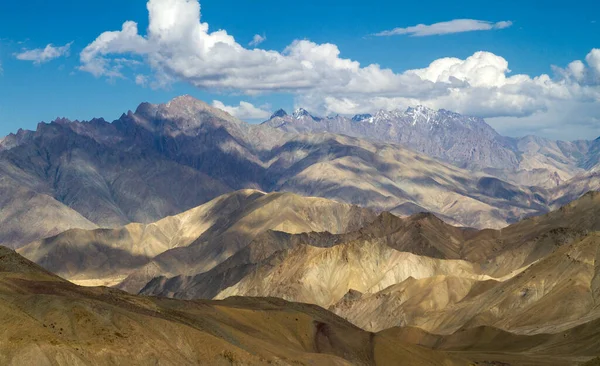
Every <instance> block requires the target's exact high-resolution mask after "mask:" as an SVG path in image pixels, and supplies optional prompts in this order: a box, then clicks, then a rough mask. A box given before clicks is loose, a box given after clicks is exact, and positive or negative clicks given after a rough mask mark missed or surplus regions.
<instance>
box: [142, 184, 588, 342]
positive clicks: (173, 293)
mask: <svg viewBox="0 0 600 366" xmlns="http://www.w3.org/2000/svg"><path fill="white" fill-rule="evenodd" d="M599 212H600V194H599V193H596V192H591V193H589V194H586V195H585V196H583V197H582V198H580V199H579V200H577V201H575V202H573V203H571V204H569V205H567V206H564V207H562V208H561V209H559V210H557V211H554V212H551V213H549V214H547V215H544V216H540V217H534V218H529V219H526V220H523V221H521V222H519V223H516V224H514V225H511V226H509V227H507V228H504V229H502V230H497V231H494V230H481V231H475V230H469V229H462V228H456V227H452V226H450V225H447V224H445V223H444V222H443V221H441V220H440V219H438V218H437V217H435V216H433V215H431V214H418V215H414V216H412V217H410V218H407V219H401V218H398V217H396V216H394V215H391V214H389V213H383V214H381V215H380V216H379V217H378V218H377V219H376V220H375V221H373V222H372V223H370V224H367V225H365V226H364V227H363V228H362V229H360V230H358V231H353V232H349V233H345V234H337V235H335V234H330V233H304V234H286V233H282V232H273V231H271V232H266V233H265V234H263V235H259V236H256V237H255V238H254V240H253V241H252V243H250V244H249V245H247V246H246V247H245V248H243V249H241V250H239V251H238V252H237V253H235V254H234V255H232V256H231V257H229V258H228V259H227V260H225V261H224V262H222V263H221V264H219V265H217V266H215V267H213V268H212V269H210V270H208V271H202V272H199V273H198V274H196V275H184V274H182V275H178V276H175V277H170V278H169V277H168V276H158V277H156V278H154V279H153V280H152V281H150V282H149V283H148V284H147V285H146V286H145V287H144V288H143V289H142V291H141V293H142V294H145V295H153V296H168V297H174V298H181V299H198V298H209V299H212V298H214V299H225V298H228V297H232V296H256V297H278V298H283V299H286V300H289V301H299V302H305V303H312V304H317V305H320V306H322V307H325V308H329V309H330V310H332V311H333V312H335V313H336V314H338V315H340V316H342V317H344V318H346V319H348V320H349V321H351V322H352V323H354V324H356V325H357V326H359V327H362V328H364V329H368V330H370V331H382V330H385V329H387V328H390V327H394V326H398V327H405V326H411V327H419V328H422V329H424V330H426V331H430V332H433V333H437V334H452V333H454V332H457V331H459V330H460V329H463V328H472V327H480V326H489V327H496V328H500V329H503V330H505V331H511V332H515V333H519V334H539V333H558V332H562V331H565V330H568V329H570V328H572V327H574V326H578V325H581V324H583V323H585V322H587V321H589V320H592V319H600V311H599V309H598V307H597V306H596V305H595V300H594V299H596V298H597V297H598V296H599V295H600V286H599V284H600V282H599V281H598V278H599V273H600V266H599V265H598V261H597V258H598V256H599V255H600V254H599V253H600V239H599V238H600V237H599V235H598V233H597V231H598V230H600V219H599V217H600V215H598V213H599ZM190 248H191V247H190ZM558 299H562V300H560V301H559V300H558Z"/></svg>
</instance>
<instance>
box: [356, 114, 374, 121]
mask: <svg viewBox="0 0 600 366" xmlns="http://www.w3.org/2000/svg"><path fill="white" fill-rule="evenodd" d="M369 118H373V116H372V115H371V114H369V113H365V114H357V115H355V116H354V117H352V120H353V121H354V122H360V121H364V120H366V119H369Z"/></svg>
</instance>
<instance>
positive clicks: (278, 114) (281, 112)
mask: <svg viewBox="0 0 600 366" xmlns="http://www.w3.org/2000/svg"><path fill="white" fill-rule="evenodd" d="M287 115H288V114H287V112H286V111H285V110H283V109H279V110H277V111H276V112H275V113H273V115H271V118H270V119H273V118H277V117H279V118H283V117H285V116H287Z"/></svg>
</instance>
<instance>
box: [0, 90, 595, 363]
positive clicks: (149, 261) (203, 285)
mask: <svg viewBox="0 0 600 366" xmlns="http://www.w3.org/2000/svg"><path fill="white" fill-rule="evenodd" d="M598 144H600V141H599V140H596V141H574V142H561V141H549V140H545V139H541V138H537V137H532V136H529V137H524V138H509V137H504V136H501V135H499V134H498V133H497V132H496V131H494V130H493V128H491V127H490V126H489V125H487V124H486V123H485V121H483V120H481V119H479V118H475V117H468V116H461V115H459V114H456V113H453V112H449V111H445V110H440V111H433V110H430V109H427V108H425V107H415V108H409V109H408V110H407V111H387V112H386V111H381V112H378V113H376V114H374V115H360V116H355V117H353V118H346V117H342V116H336V117H323V118H321V117H315V116H313V115H311V114H310V113H309V112H308V111H306V110H304V109H298V110H297V111H296V112H294V113H293V114H292V115H288V114H287V113H286V112H285V111H283V110H280V111H277V112H276V113H275V114H274V115H273V117H272V118H271V119H270V120H269V121H266V122H265V123H262V124H248V123H245V122H242V121H240V120H238V119H237V118H235V117H233V116H231V115H229V114H228V113H226V112H224V111H222V110H219V109H216V108H214V107H211V106H209V105H208V104H206V103H204V102H201V101H199V100H196V99H194V98H192V97H190V96H182V97H178V98H175V99H173V100H172V101H170V102H168V103H165V104H149V103H142V104H141V105H139V107H138V108H137V109H136V110H135V112H134V111H129V112H127V113H125V114H123V115H122V116H121V117H120V118H119V119H117V120H116V121H113V122H107V121H105V120H103V119H93V120H91V121H87V122H80V121H69V120H66V119H57V120H55V121H53V122H51V123H40V124H39V125H38V127H37V129H36V130H35V131H25V130H20V131H18V132H17V133H16V134H11V135H9V136H7V137H5V138H3V139H2V140H0V188H1V189H0V207H1V210H0V228H1V230H0V245H2V246H0V309H1V310H2V311H0V322H1V323H2V328H1V329H0V333H1V334H0V340H4V341H0V363H1V364H9V365H10V364H13V365H19V364H44V363H45V364H49V365H62V364H82V365H83V364H98V365H101V364H102V365H103V364H111V365H112V364H123V363H130V364H165V365H170V364H173V365H181V364H184V365H186V364H216V365H219V364H222V365H231V364H236V365H255V364H256V365H263V364H278V365H293V364H319V365H320V364H331V365H397V364H410V365H417V366H418V365H449V366H450V365H470V366H472V365H486V366H491V365H494V366H497V365H577V364H580V363H584V362H588V364H589V365H593V363H594V362H597V359H596V360H595V357H598V356H600V351H599V350H600V331H598V329H600V328H598V325H599V324H600V306H599V305H598V299H599V296H600V266H599V265H598V263H600V235H599V233H600V193H598V192H595V191H597V190H598V189H599V188H600V172H598V169H597V167H598V161H600V147H599V146H598ZM82 286H85V287H82Z"/></svg>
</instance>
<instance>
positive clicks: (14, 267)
mask: <svg viewBox="0 0 600 366" xmlns="http://www.w3.org/2000/svg"><path fill="white" fill-rule="evenodd" d="M0 309H1V310H2V311H1V312H0V323H1V324H2V327H1V328H0V339H2V341H0V363H1V364H3V365H24V364H36V365H89V364H93V365H122V364H128V365H151V364H152V365H154V364H160V365H197V364H211V365H231V364H236V365H263V364H265V365H266V364H279V365H296V364H298V365H299V364H319V365H321V364H322V365H325V364H327V365H401V364H410V365H431V366H433V365H448V366H451V365H467V364H468V362H467V361H464V360H461V358H460V357H456V356H449V355H447V354H446V353H445V352H438V351H431V350H428V349H425V348H422V347H420V346H412V345H405V344H402V343H397V342H394V343H390V340H388V339H387V338H386V337H375V336H374V335H373V334H371V333H368V332H365V331H362V330H360V329H358V328H356V327H354V326H352V325H351V324H349V323H347V322H346V321H344V320H342V319H341V318H339V317H337V316H335V315H333V314H331V313H328V312H327V311H325V310H323V309H321V308H318V307H315V306H311V305H302V304H294V303H288V302H285V301H282V300H276V299H250V298H246V299H244V298H237V299H230V300H227V301H224V302H214V301H196V302H187V301H180V300H169V299H158V298H145V297H139V296H133V295H129V294H127V293H124V292H122V291H119V290H111V289H107V288H83V287H78V286H76V285H74V284H71V283H69V282H66V281H64V280H62V279H61V278H59V277H56V276H54V275H52V274H51V273H49V272H46V271H44V270H42V269H41V268H39V267H38V266H37V265H35V264H33V263H31V262H29V261H27V260H26V259H24V258H22V257H20V256H19V255H18V254H16V253H14V252H12V251H9V250H7V249H4V248H2V247H0Z"/></svg>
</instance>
